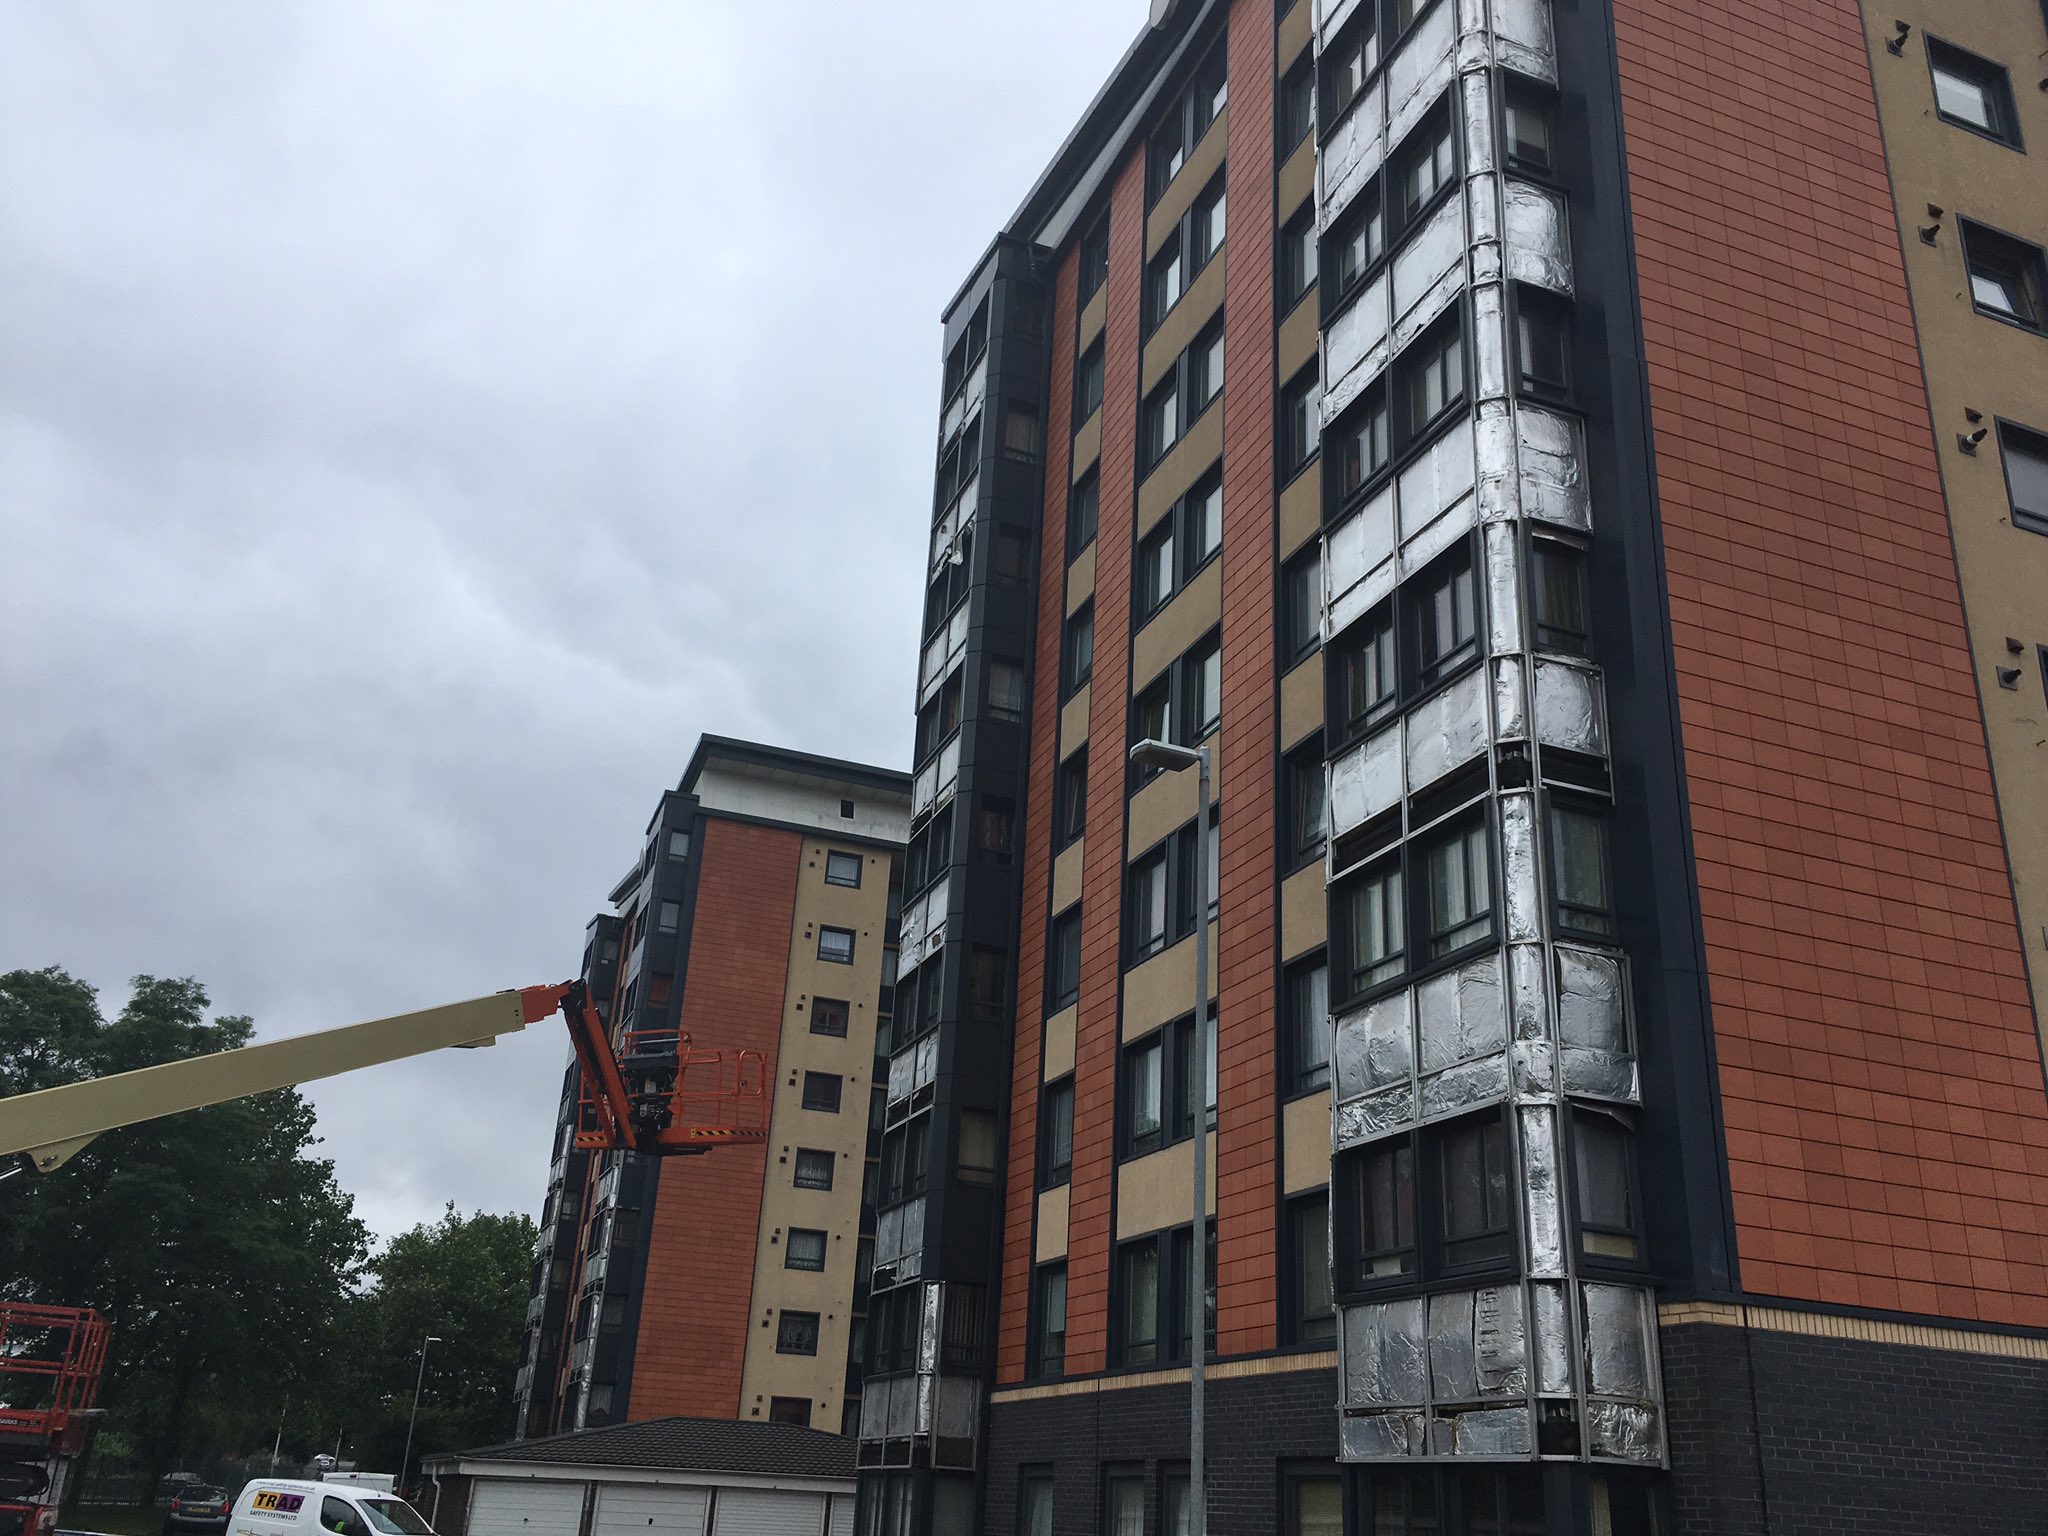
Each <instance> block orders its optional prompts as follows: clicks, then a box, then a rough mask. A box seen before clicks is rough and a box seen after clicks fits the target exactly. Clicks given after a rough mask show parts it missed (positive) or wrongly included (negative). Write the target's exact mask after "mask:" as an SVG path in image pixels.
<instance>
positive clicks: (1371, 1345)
mask: <svg viewBox="0 0 2048 1536" xmlns="http://www.w3.org/2000/svg"><path fill="white" fill-rule="evenodd" d="M1340 1318H1341V1321H1342V1325H1343V1335H1344V1346H1343V1351H1344V1406H1345V1407H1347V1408H1406V1407H1416V1406H1420V1405H1421V1404H1423V1403H1424V1402H1426V1401H1427V1400H1428V1396H1427V1386H1428V1382H1427V1372H1428V1351H1427V1349H1426V1347H1425V1345H1424V1342H1423V1340H1424V1336H1425V1335H1424V1302H1423V1298H1422V1297H1420V1296H1410V1297H1405V1298H1403V1299H1402V1300H1400V1301H1382V1302H1372V1303H1368V1304H1366V1305H1364V1306H1353V1307H1345V1308H1343V1309H1342V1310H1341V1312H1340Z"/></svg>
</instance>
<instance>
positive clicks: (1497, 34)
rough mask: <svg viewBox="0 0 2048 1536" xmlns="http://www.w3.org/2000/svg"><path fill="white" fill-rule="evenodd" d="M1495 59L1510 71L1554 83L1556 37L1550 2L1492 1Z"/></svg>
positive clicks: (1555, 72)
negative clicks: (1516, 71)
mask: <svg viewBox="0 0 2048 1536" xmlns="http://www.w3.org/2000/svg"><path fill="white" fill-rule="evenodd" d="M1493 35H1494V57H1495V58H1497V59H1498V60H1500V62H1501V63H1503V64H1505V65H1507V66H1508V67H1509V68H1510V69H1516V70H1520V71H1521V72H1522V73H1523V74H1525V75H1530V76H1533V77H1534V78H1536V79H1538V80H1547V81H1549V82H1550V83H1551V84H1553V85H1555V84H1556V83H1557V35H1556V33H1555V31H1554V30H1553V29H1552V26H1551V18H1550V0H1493Z"/></svg>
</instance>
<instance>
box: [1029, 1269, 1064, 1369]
mask: <svg viewBox="0 0 2048 1536" xmlns="http://www.w3.org/2000/svg"><path fill="white" fill-rule="evenodd" d="M1055 1279H1057V1280H1058V1282H1059V1291H1060V1308H1059V1311H1060V1326H1059V1340H1058V1347H1057V1348H1056V1349H1055V1348H1053V1347H1052V1345H1053V1335H1052V1332H1051V1330H1050V1329H1049V1328H1048V1326H1047V1324H1048V1323H1049V1321H1050V1316H1049V1313H1050V1305H1049V1303H1050V1300H1051V1296H1050V1292H1051V1282H1052V1281H1053V1280H1055ZM1071 1304H1072V1293H1071V1292H1070V1291H1069V1290H1068V1288H1067V1261H1066V1260H1065V1259H1064V1258H1061V1259H1055V1260H1053V1261H1052V1262H1050V1263H1046V1264H1035V1265H1033V1266H1032V1270H1031V1318H1030V1337H1029V1351H1030V1358H1029V1360H1028V1361H1027V1362H1026V1366H1025V1370H1026V1374H1027V1375H1029V1376H1030V1377H1032V1378H1033V1379H1034V1380H1038V1381H1057V1380H1059V1379H1060V1378H1061V1377H1063V1376H1065V1375H1066V1374H1067V1321H1068V1316H1069V1311H1070V1307H1071Z"/></svg>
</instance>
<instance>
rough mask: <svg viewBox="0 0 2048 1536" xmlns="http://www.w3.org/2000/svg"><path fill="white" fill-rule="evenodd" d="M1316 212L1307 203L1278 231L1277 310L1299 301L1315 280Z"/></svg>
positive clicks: (1289, 306)
mask: <svg viewBox="0 0 2048 1536" xmlns="http://www.w3.org/2000/svg"><path fill="white" fill-rule="evenodd" d="M1316 252H1317V244H1316V211H1315V205H1314V204H1312V203H1311V204H1310V205H1309V206H1308V207H1306V208H1303V209H1302V211H1301V212H1300V213H1299V214H1297V215H1296V216H1295V218H1294V220H1293V221H1292V222H1291V223H1289V224H1288V226H1287V227H1286V228H1285V229H1283V230H1282V231H1280V312H1281V313H1282V314H1285V313H1286V312H1287V311H1288V310H1290V309H1292V308H1294V306H1295V305H1296V304H1298V303H1300V302H1301V299H1302V297H1303V295H1305V294H1306V293H1307V292H1308V291H1309V289H1310V288H1312V287H1314V286H1315V281H1316Z"/></svg>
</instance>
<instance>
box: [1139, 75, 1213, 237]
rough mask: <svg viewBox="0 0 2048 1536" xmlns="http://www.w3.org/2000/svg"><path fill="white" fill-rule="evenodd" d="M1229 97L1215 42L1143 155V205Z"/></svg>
mask: <svg viewBox="0 0 2048 1536" xmlns="http://www.w3.org/2000/svg"><path fill="white" fill-rule="evenodd" d="M1229 99H1230V81H1229V76H1228V74H1227V72H1226V68H1225V59H1224V52H1223V47H1222V45H1221V44H1220V43H1219V44H1218V45H1217V46H1216V48H1215V49H1214V50H1213V51H1212V52H1211V53H1210V55H1209V57H1208V58H1206V59H1204V60H1203V61H1202V63H1201V65H1200V67H1199V68H1197V69H1196V71H1195V75H1194V78H1193V79H1192V80H1190V81H1189V82H1188V86H1187V89H1186V90H1185V91H1183V92H1182V93H1181V94H1180V95H1179V96H1178V97H1177V98H1176V99H1175V100H1174V102H1173V104H1172V105H1171V106H1170V107H1168V108H1167V111H1166V115H1165V117H1164V118H1163V119H1162V120H1161V122H1160V124H1159V126H1158V128H1156V129H1154V130H1153V133H1152V142H1151V144H1150V146H1149V147H1148V149H1147V150H1146V157H1145V205H1146V206H1147V207H1148V208H1149V207H1150V206H1151V205H1152V204H1153V203H1155V202H1157V201H1158V200H1159V194H1160V193H1162V192H1164V191H1165V190H1166V189H1167V187H1168V186H1169V185H1170V184H1171V183H1172V181H1173V178H1174V177H1175V176H1177V175H1179V174H1180V168H1181V167H1182V166H1183V165H1185V164H1187V159H1188V152H1189V151H1190V150H1192V149H1193V148H1194V147H1195V145H1196V144H1198V143H1200V142H1201V138H1202V135H1203V134H1204V133H1206V132H1208V129H1209V125H1210V124H1211V123H1213V122H1214V121H1215V120H1216V118H1217V115H1218V114H1219V113H1221V112H1222V110H1223V108H1224V104H1225V103H1226V102H1227V101H1228V100H1229Z"/></svg>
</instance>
